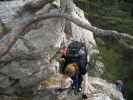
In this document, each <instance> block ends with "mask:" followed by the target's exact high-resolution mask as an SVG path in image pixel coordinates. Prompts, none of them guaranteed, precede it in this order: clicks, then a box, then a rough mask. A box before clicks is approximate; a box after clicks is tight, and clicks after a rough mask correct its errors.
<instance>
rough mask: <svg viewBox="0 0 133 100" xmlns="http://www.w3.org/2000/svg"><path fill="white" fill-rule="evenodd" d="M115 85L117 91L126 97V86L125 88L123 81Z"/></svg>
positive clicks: (118, 81)
mask: <svg viewBox="0 0 133 100" xmlns="http://www.w3.org/2000/svg"><path fill="white" fill-rule="evenodd" d="M115 85H116V89H117V90H118V91H120V92H121V93H122V94H123V95H124V93H125V86H124V84H123V82H122V80H117V81H116V83H115Z"/></svg>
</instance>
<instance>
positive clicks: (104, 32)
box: [29, 13, 133, 40]
mask: <svg viewBox="0 0 133 100" xmlns="http://www.w3.org/2000/svg"><path fill="white" fill-rule="evenodd" d="M55 17H57V18H59V17H63V18H65V19H67V20H69V21H72V22H73V23H75V24H77V25H78V26H80V27H82V28H84V29H87V30H90V31H92V32H94V34H95V35H96V36H116V37H120V38H127V39H132V40H133V36H132V35H129V34H127V33H120V32H117V31H114V30H103V29H100V28H98V27H95V26H91V25H90V24H89V23H88V22H84V21H83V20H81V19H79V18H77V17H74V16H72V15H68V14H67V13H51V14H45V15H42V16H37V17H35V18H34V20H33V21H32V22H31V23H29V25H30V24H32V23H34V22H36V21H40V20H45V19H49V18H55Z"/></svg>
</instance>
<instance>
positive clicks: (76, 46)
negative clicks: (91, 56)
mask: <svg viewBox="0 0 133 100" xmlns="http://www.w3.org/2000/svg"><path fill="white" fill-rule="evenodd" d="M84 46H85V45H84ZM84 46H83V44H82V43H81V42H79V41H72V42H71V43H70V44H69V46H68V51H67V55H66V61H65V63H66V64H65V65H67V64H70V63H76V64H77V65H78V67H79V70H80V72H81V73H82V74H85V73H86V65H87V50H86V47H84ZM82 47H84V52H85V54H84V55H80V54H79V51H80V49H81V48H82Z"/></svg>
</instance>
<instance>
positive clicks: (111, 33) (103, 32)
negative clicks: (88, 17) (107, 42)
mask: <svg viewBox="0 0 133 100" xmlns="http://www.w3.org/2000/svg"><path fill="white" fill-rule="evenodd" d="M28 17H29V16H28ZM55 17H56V18H60V17H62V18H65V19H67V20H69V21H72V22H73V23H75V24H77V25H78V26H80V27H82V28H85V29H87V30H90V31H92V32H94V34H95V35H98V36H116V37H121V38H128V39H133V36H131V35H129V34H126V33H119V32H117V31H112V30H103V29H100V28H97V27H94V26H91V25H90V24H89V23H87V22H84V21H82V20H81V19H79V18H77V17H74V16H72V15H68V14H66V13H48V14H45V15H42V16H36V17H33V16H32V17H29V19H28V18H27V20H25V21H22V23H20V24H19V25H18V27H16V28H15V29H14V30H13V31H12V32H11V33H12V34H13V35H11V36H9V37H8V43H7V45H4V46H5V47H4V49H3V48H2V49H3V52H1V54H0V58H1V57H3V56H4V55H5V54H6V53H7V52H8V51H9V50H10V48H11V47H12V46H13V45H14V44H15V43H16V41H17V38H18V36H20V35H21V34H22V33H23V32H24V30H25V29H26V28H27V27H28V26H30V25H32V24H33V23H35V22H38V21H41V20H46V19H50V18H55ZM6 41H7V40H6ZM0 45H1V44H0ZM2 49H1V48H0V51H2Z"/></svg>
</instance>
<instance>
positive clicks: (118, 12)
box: [75, 0, 133, 100]
mask: <svg viewBox="0 0 133 100" xmlns="http://www.w3.org/2000/svg"><path fill="white" fill-rule="evenodd" d="M75 3H76V4H77V5H78V6H79V7H80V8H81V9H83V10H84V11H85V15H86V17H87V18H88V20H89V21H91V23H92V24H93V25H95V26H97V27H100V28H103V29H112V30H117V31H119V32H125V33H129V34H132V35H133V0H75ZM99 40H100V41H99ZM96 41H97V43H98V48H99V50H100V54H101V55H102V58H103V59H102V61H103V62H104V64H105V74H104V76H103V77H104V78H106V79H108V80H109V81H112V82H114V81H116V80H117V79H121V80H123V81H124V83H125V85H126V89H127V90H126V92H127V93H126V95H125V96H126V99H127V100H133V96H132V94H133V81H132V80H133V74H132V71H133V50H131V49H128V48H126V47H124V46H123V45H122V44H120V43H119V42H118V41H117V39H114V38H112V37H106V38H102V39H100V38H97V39H96ZM103 42H104V43H103Z"/></svg>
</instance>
